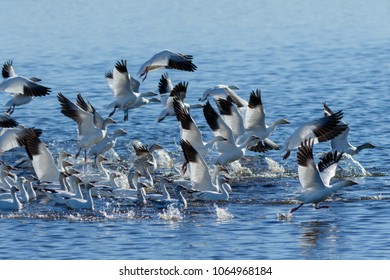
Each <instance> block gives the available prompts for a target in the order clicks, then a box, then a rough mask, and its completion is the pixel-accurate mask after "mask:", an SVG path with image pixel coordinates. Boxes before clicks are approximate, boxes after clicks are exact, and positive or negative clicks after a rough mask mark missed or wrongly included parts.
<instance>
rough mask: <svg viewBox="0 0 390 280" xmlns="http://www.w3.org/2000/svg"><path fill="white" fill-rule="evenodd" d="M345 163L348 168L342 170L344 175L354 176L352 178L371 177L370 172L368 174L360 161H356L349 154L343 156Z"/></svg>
mask: <svg viewBox="0 0 390 280" xmlns="http://www.w3.org/2000/svg"><path fill="white" fill-rule="evenodd" d="M343 159H344V161H343V162H344V163H345V164H346V166H347V167H346V168H342V170H343V172H342V173H343V174H345V175H347V176H352V177H358V176H371V174H370V172H368V171H367V170H366V169H365V168H364V167H363V166H362V165H361V164H360V162H359V161H357V160H356V159H354V158H353V157H352V156H351V155H349V154H344V155H343Z"/></svg>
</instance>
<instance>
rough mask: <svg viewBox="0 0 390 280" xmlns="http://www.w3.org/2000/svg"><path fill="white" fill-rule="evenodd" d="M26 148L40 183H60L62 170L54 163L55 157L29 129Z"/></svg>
mask: <svg viewBox="0 0 390 280" xmlns="http://www.w3.org/2000/svg"><path fill="white" fill-rule="evenodd" d="M24 141H25V147H26V151H27V154H28V156H29V158H30V160H31V162H32V166H33V168H34V171H35V174H36V175H37V177H38V179H39V180H40V181H49V182H54V183H58V182H59V175H60V170H59V169H58V168H57V165H56V163H55V161H54V158H53V155H52V153H51V152H50V150H49V149H48V148H47V146H46V144H45V143H44V142H42V141H41V140H40V139H39V137H38V135H37V134H36V133H35V132H34V130H33V129H28V130H27V134H26V136H25V140H24Z"/></svg>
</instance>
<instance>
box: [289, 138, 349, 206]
mask: <svg viewBox="0 0 390 280" xmlns="http://www.w3.org/2000/svg"><path fill="white" fill-rule="evenodd" d="M313 145H314V139H309V140H307V139H305V140H304V141H303V142H302V144H301V145H300V147H298V152H297V162H298V177H299V182H300V183H301V185H302V187H303V190H304V191H303V193H302V194H300V195H299V196H298V197H297V198H296V200H298V201H300V202H301V204H299V205H298V206H297V207H294V208H292V209H291V210H290V213H292V212H295V211H297V210H298V209H299V208H300V207H301V206H302V205H303V204H305V203H313V204H314V206H315V208H316V209H319V208H328V207H329V206H319V203H320V202H322V201H324V200H326V199H327V198H329V197H330V196H331V195H332V194H334V193H335V192H336V191H337V190H339V189H340V188H341V187H345V186H352V185H355V184H356V183H355V182H354V181H352V180H347V179H339V180H337V181H335V182H333V183H331V179H332V178H333V177H334V176H335V174H336V168H337V164H338V162H339V161H340V159H341V157H342V153H339V152H337V151H335V152H329V153H328V154H326V156H325V157H324V158H323V159H322V160H321V161H320V162H319V163H318V165H316V164H315V162H314V157H313Z"/></svg>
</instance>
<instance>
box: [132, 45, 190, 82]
mask: <svg viewBox="0 0 390 280" xmlns="http://www.w3.org/2000/svg"><path fill="white" fill-rule="evenodd" d="M192 59H193V56H192V55H188V54H181V53H175V52H173V51H170V50H163V51H161V52H159V53H156V54H155V55H153V56H152V57H151V58H150V59H149V60H148V61H146V62H145V63H144V64H143V65H142V66H141V68H140V69H139V71H138V73H137V75H138V76H139V77H140V78H142V77H143V79H142V81H144V80H145V79H146V77H147V75H148V72H150V71H154V70H158V69H161V68H166V69H177V70H181V71H188V72H194V71H195V70H196V68H197V66H196V65H195V64H193V63H192Z"/></svg>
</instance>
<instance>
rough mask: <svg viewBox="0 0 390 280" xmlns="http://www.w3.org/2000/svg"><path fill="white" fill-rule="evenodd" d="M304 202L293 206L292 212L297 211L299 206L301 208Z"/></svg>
mask: <svg viewBox="0 0 390 280" xmlns="http://www.w3.org/2000/svg"><path fill="white" fill-rule="evenodd" d="M302 205H303V203H301V204H299V205H298V206H297V207H294V208H291V210H290V213H292V212H295V211H297V210H298V209H299V208H301V207H302Z"/></svg>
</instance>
